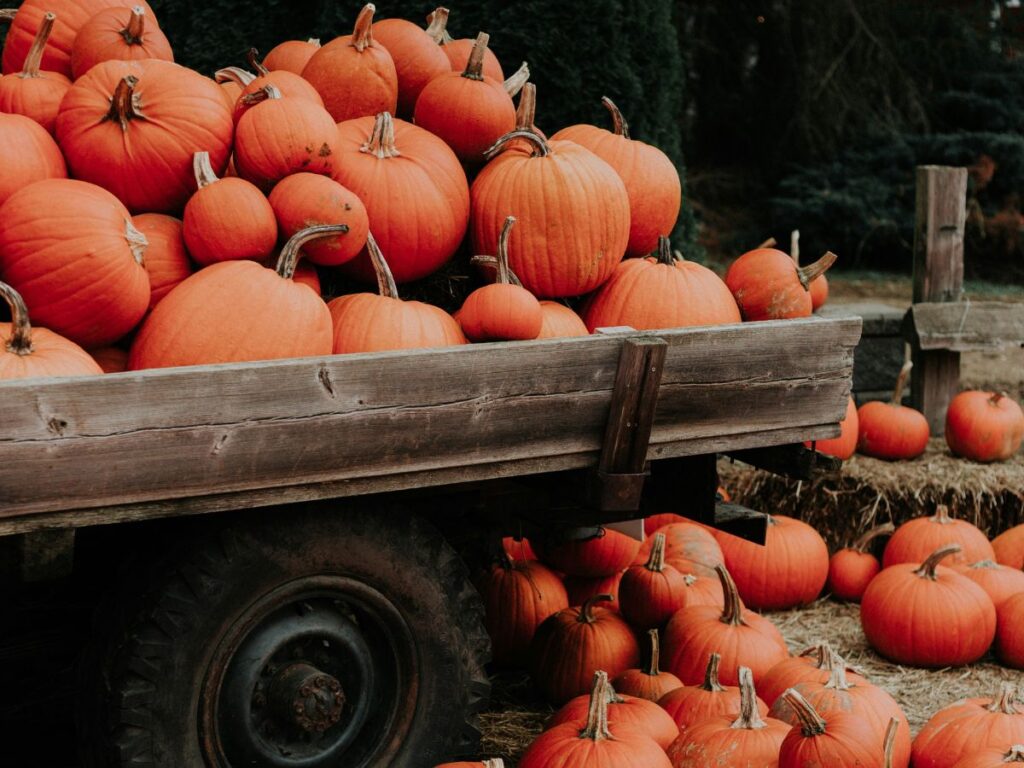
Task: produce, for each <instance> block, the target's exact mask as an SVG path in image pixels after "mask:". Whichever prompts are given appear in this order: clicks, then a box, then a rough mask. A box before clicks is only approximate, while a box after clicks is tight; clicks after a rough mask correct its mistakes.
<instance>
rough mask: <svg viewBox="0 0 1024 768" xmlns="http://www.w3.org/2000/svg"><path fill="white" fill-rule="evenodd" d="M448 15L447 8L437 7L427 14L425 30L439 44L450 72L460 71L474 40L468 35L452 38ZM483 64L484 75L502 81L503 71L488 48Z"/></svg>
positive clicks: (466, 60) (503, 77)
mask: <svg viewBox="0 0 1024 768" xmlns="http://www.w3.org/2000/svg"><path fill="white" fill-rule="evenodd" d="M448 16H449V11H448V9H447V8H437V9H435V10H434V12H433V13H430V14H428V15H427V24H428V25H429V26H428V27H427V30H426V32H427V35H428V36H429V37H430V38H431V39H432V40H433V41H434V42H435V43H437V44H438V45H439V46H441V50H442V51H443V52H444V55H445V56H446V57H447V58H448V68H449V69H450V70H451V71H452V72H462V71H463V70H465V68H466V64H468V63H469V57H470V56H471V55H472V54H473V46H474V45H475V44H476V41H475V40H474V39H473V38H470V37H466V38H462V39H460V40H455V39H453V38H452V36H451V35H450V34H448ZM483 65H484V70H483V73H484V75H486V76H487V77H489V78H491V79H492V80H497V81H498V82H499V83H500V82H504V80H505V73H504V72H503V71H502V69H501V63H500V62H499V61H498V57H497V56H495V55H494V51H492V50H491V49H490V48H488V49H487V52H486V53H485V54H484V62H483Z"/></svg>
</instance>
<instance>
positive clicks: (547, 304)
mask: <svg viewBox="0 0 1024 768" xmlns="http://www.w3.org/2000/svg"><path fill="white" fill-rule="evenodd" d="M540 311H541V321H540V333H538V334H537V338H538V339H565V338H570V337H573V336H589V335H590V331H588V330H587V326H586V325H585V324H584V322H583V318H581V317H580V316H579V315H577V314H576V313H575V312H573V311H572V310H571V309H569V307H567V306H565V304H562V303H560V302H557V301H549V300H547V299H545V300H544V301H542V302H541V303H540Z"/></svg>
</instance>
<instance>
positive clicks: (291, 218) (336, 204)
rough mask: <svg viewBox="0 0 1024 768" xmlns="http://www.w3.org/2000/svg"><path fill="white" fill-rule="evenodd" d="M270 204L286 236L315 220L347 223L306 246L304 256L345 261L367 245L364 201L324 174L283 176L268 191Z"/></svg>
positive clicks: (335, 262)
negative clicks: (338, 232)
mask: <svg viewBox="0 0 1024 768" xmlns="http://www.w3.org/2000/svg"><path fill="white" fill-rule="evenodd" d="M270 206H271V208H273V209H274V215H275V216H276V217H277V223H278V226H280V228H281V232H282V233H283V234H284V236H285V237H291V236H292V235H294V234H295V233H296V232H298V231H299V230H300V229H304V228H305V227H310V226H313V225H314V224H344V225H345V226H346V227H348V231H347V232H346V233H345V234H343V235H339V236H338V237H332V238H324V239H322V240H317V241H314V242H312V243H309V244H308V245H307V246H306V248H305V252H306V258H307V259H308V260H309V261H311V262H313V263H314V264H322V265H324V266H335V265H338V264H344V263H345V262H346V261H351V260H352V259H354V258H355V257H356V256H358V255H359V251H361V250H362V249H363V246H365V245H366V235H367V233H368V232H369V228H370V222H369V219H368V218H367V216H366V207H365V206H364V205H363V201H362V200H360V199H359V197H358V196H356V194H355V193H353V192H351V191H349V190H348V189H345V187H343V186H342V185H341V184H339V183H338V182H336V181H334V180H333V179H331V178H328V177H327V176H319V175H317V174H314V173H296V174H292V175H291V176H286V177H285V178H283V179H281V181H279V182H278V183H277V184H276V185H275V186H274V189H273V191H272V192H271V193H270Z"/></svg>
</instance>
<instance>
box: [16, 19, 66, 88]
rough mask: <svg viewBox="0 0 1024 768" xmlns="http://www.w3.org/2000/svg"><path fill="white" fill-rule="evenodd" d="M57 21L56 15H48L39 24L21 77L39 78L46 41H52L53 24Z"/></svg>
mask: <svg viewBox="0 0 1024 768" xmlns="http://www.w3.org/2000/svg"><path fill="white" fill-rule="evenodd" d="M56 20H57V16H56V14H53V13H47V14H46V15H45V16H43V20H42V21H41V22H39V31H38V32H36V37H35V40H33V41H32V47H31V48H29V49H28V55H27V56H26V57H25V64H24V66H23V67H22V68H21V74H20V75H19V77H22V78H33V77H39V65H40V64H41V63H42V61H43V51H44V50H45V49H46V41H47V40H49V39H50V32H52V31H53V22H55V21H56Z"/></svg>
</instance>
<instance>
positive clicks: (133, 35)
mask: <svg viewBox="0 0 1024 768" xmlns="http://www.w3.org/2000/svg"><path fill="white" fill-rule="evenodd" d="M145 33H146V9H145V8H143V7H142V6H141V5H136V6H134V7H133V8H132V15H131V16H130V17H129V18H128V26H127V27H125V28H124V29H122V30H121V37H123V38H124V41H125V42H126V43H128V45H142V36H143V35H144V34H145Z"/></svg>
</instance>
